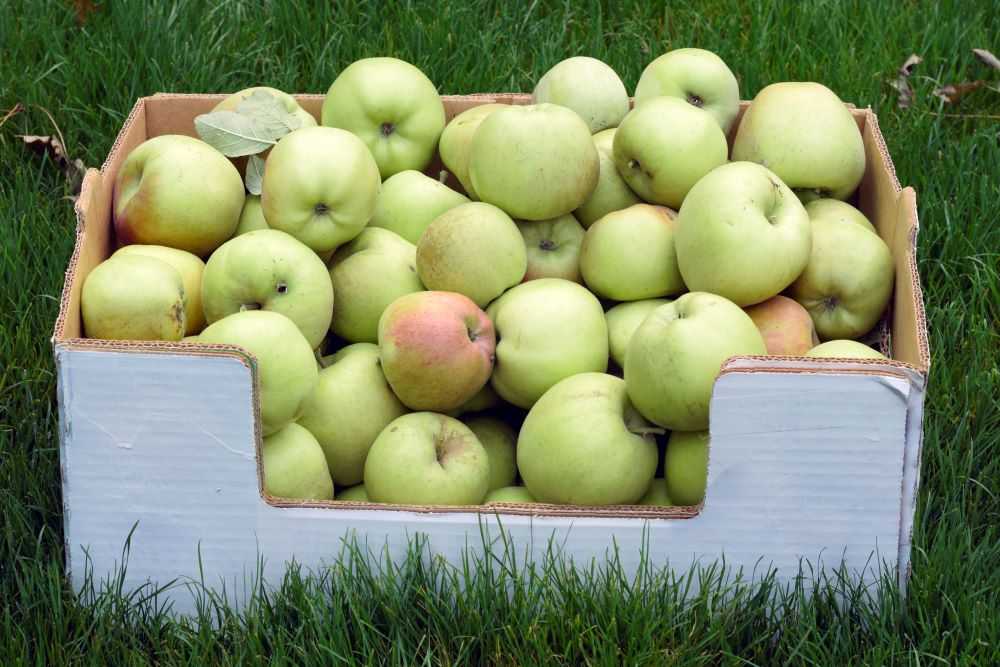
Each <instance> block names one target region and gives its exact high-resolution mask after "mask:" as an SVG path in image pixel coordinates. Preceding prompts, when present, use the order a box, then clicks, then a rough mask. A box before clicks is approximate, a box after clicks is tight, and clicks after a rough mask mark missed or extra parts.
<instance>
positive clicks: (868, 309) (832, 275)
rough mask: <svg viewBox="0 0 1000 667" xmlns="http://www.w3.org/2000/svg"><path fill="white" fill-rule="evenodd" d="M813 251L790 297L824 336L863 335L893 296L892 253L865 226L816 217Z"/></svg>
mask: <svg viewBox="0 0 1000 667" xmlns="http://www.w3.org/2000/svg"><path fill="white" fill-rule="evenodd" d="M812 236H813V242H812V252H811V254H810V256H809V262H808V263H807V264H806V268H805V270H804V271H803V272H802V275H801V276H799V278H798V279H797V280H796V281H795V282H794V283H792V286H791V289H790V290H789V295H790V296H791V297H792V298H793V299H795V300H796V301H798V302H799V303H801V304H802V305H803V306H805V309H806V310H808V311H809V314H810V315H812V318H813V323H814V324H815V325H816V333H818V334H819V338H820V340H832V339H835V338H860V337H861V336H863V335H864V334H866V333H868V332H869V331H871V329H872V327H874V326H875V324H876V323H877V322H878V320H879V318H880V317H882V313H883V312H885V308H886V306H887V305H888V304H889V299H890V298H891V297H892V284H893V268H894V267H893V263H892V253H891V252H890V251H889V246H887V245H886V244H885V241H883V240H882V238H881V237H879V236H878V235H877V234H872V233H871V232H870V231H868V230H867V229H866V228H865V227H864V226H862V225H857V224H844V223H843V222H842V221H839V220H836V219H832V218H824V219H816V220H813V221H812Z"/></svg>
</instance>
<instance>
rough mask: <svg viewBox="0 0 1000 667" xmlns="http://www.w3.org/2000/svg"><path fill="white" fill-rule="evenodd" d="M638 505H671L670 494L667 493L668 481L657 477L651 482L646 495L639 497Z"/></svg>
mask: <svg viewBox="0 0 1000 667" xmlns="http://www.w3.org/2000/svg"><path fill="white" fill-rule="evenodd" d="M637 504H638V505H653V506H657V507H670V506H671V505H673V503H672V502H671V501H670V494H669V493H667V482H666V480H664V479H663V478H662V477H657V478H655V479H654V480H653V481H652V482H650V484H649V489H648V490H647V491H646V495H644V496H643V497H642V498H640V499H639V502H638V503H637Z"/></svg>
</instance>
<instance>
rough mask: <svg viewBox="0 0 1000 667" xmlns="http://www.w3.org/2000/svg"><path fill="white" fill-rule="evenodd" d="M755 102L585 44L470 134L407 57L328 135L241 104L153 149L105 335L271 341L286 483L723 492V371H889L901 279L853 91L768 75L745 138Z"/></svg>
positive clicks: (725, 78) (691, 59)
mask: <svg viewBox="0 0 1000 667" xmlns="http://www.w3.org/2000/svg"><path fill="white" fill-rule="evenodd" d="M739 99H740V94H739V87H738V84H737V80H736V77H735V76H734V75H733V73H732V72H731V71H730V69H729V68H728V67H727V66H726V64H725V63H724V62H723V61H722V60H721V59H720V58H719V57H717V56H716V55H715V54H713V53H710V52H708V51H703V50H700V49H680V50H675V51H671V52H668V53H666V54H665V55H663V56H661V57H659V58H657V59H656V60H654V61H653V62H652V63H650V64H649V66H648V67H647V68H646V69H645V70H644V71H643V73H642V76H641V78H640V80H639V83H638V85H637V87H636V90H635V95H634V108H631V109H630V101H629V97H628V93H627V92H626V89H625V86H624V85H623V84H622V81H621V79H620V78H619V77H618V75H617V74H616V73H615V72H614V71H613V70H612V69H611V68H610V67H608V66H607V65H606V64H604V63H602V62H600V61H599V60H595V59H593V58H587V57H576V58H570V59H568V60H564V61H563V62H560V63H559V64H557V65H556V66H555V67H553V68H552V69H551V70H549V71H548V72H547V73H546V74H545V75H544V76H543V77H542V78H541V80H540V81H539V82H538V84H537V86H536V87H535V90H534V93H533V96H532V100H531V101H532V103H531V104H529V105H524V106H518V105H513V106H512V105H504V104H482V105H479V106H472V107H470V108H466V109H464V110H462V111H461V113H459V114H458V115H456V116H455V117H454V118H453V119H451V121H450V122H446V115H445V108H444V105H443V104H442V101H441V98H440V96H439V95H438V92H437V90H436V88H435V86H434V85H433V83H432V82H431V81H430V80H429V79H428V78H427V77H426V76H425V75H424V74H423V73H422V72H421V71H420V70H419V69H417V68H416V67H414V66H413V65H410V64H408V63H406V62H403V61H400V60H396V59H393V58H368V59H365V60H360V61H357V62H355V63H353V64H352V65H350V66H349V67H347V68H346V69H345V70H344V71H343V72H342V73H341V74H340V75H339V76H338V77H337V79H336V80H335V81H334V82H333V84H332V85H331V86H330V89H329V92H328V93H327V96H326V98H325V100H324V103H323V106H322V115H321V119H320V121H321V122H320V123H319V124H317V122H316V119H314V118H313V117H312V116H311V115H309V114H308V113H306V112H305V111H303V110H302V109H301V108H300V107H299V105H298V104H297V103H296V101H295V99H294V98H293V97H291V96H289V95H287V94H285V93H283V92H281V91H278V90H275V89H272V88H262V87H259V88H250V89H247V90H244V91H241V92H239V93H236V94H235V95H233V96H231V97H229V98H227V99H226V100H225V101H223V102H222V103H220V104H219V105H218V106H217V107H216V108H215V109H214V110H213V111H212V112H211V113H209V114H205V115H203V116H199V117H198V118H197V119H196V120H195V127H194V128H193V129H194V130H196V132H197V134H198V135H199V136H201V137H202V138H201V139H200V140H199V139H195V138H192V137H188V136H173V135H170V136H159V137H155V138H153V139H150V140H148V141H146V142H145V143H143V144H141V145H140V146H138V147H137V148H136V149H135V150H133V151H132V152H131V153H130V154H129V156H128V157H127V159H126V160H125V162H124V164H123V165H122V167H121V169H120V170H119V173H118V174H117V179H116V181H115V193H114V224H115V230H116V238H117V241H118V244H119V246H120V248H119V249H118V250H117V252H115V253H114V254H113V255H112V256H111V257H110V258H109V259H107V260H106V261H104V262H103V263H101V264H100V265H99V266H97V267H96V268H95V269H94V270H93V271H92V272H91V273H90V275H89V276H88V277H87V279H86V282H85V284H84V287H83V294H82V316H83V322H84V327H85V331H86V334H87V335H88V336H91V337H97V338H107V339H133V340H163V341H181V340H183V341H189V342H193V343H196V344H223V345H235V346H239V347H241V348H244V349H246V350H247V351H249V352H250V353H251V354H253V355H254V356H255V357H256V359H257V371H258V375H259V380H260V386H259V389H260V393H259V401H260V422H261V427H262V430H263V436H264V442H263V450H262V456H263V470H264V484H265V487H266V491H267V492H268V493H269V494H270V495H272V496H275V497H282V498H292V499H312V500H323V499H332V498H336V499H337V500H353V501H369V502H379V503H398V504H405V505H475V504H481V503H497V502H517V503H531V502H547V503H562V504H575V505H587V506H597V505H621V504H636V503H641V504H649V505H670V504H678V505H693V504H697V503H699V502H701V500H702V498H703V494H704V491H705V482H706V466H707V447H708V432H707V429H708V422H709V399H710V396H711V391H712V386H713V383H714V382H715V379H716V377H717V376H718V374H719V371H720V367H721V366H722V364H723V363H724V362H725V361H726V360H727V359H728V358H730V357H732V356H735V355H792V356H812V357H850V358H884V357H882V355H881V354H880V353H879V352H877V351H875V350H874V349H872V348H870V347H868V346H866V345H864V344H862V343H860V342H857V340H856V339H858V338H861V337H863V336H864V335H865V334H867V333H868V332H869V331H870V330H871V329H872V328H873V327H874V326H875V325H876V323H877V322H878V321H879V319H880V317H881V316H882V315H883V312H884V311H885V309H886V306H887V304H888V301H889V298H890V295H891V292H892V287H893V260H892V256H891V254H890V251H889V248H888V247H887V246H886V244H885V243H884V242H883V240H882V239H881V238H880V237H879V235H878V233H877V232H876V230H875V228H874V227H873V226H872V225H871V223H870V222H869V221H868V220H867V219H866V218H865V216H864V215H863V214H862V213H861V212H860V211H859V210H857V209H856V208H854V207H853V206H851V205H850V204H849V203H847V201H846V200H849V199H850V198H851V197H852V196H853V195H854V193H855V191H856V189H857V187H858V185H859V183H860V181H861V179H862V176H863V173H864V170H865V149H864V145H863V143H862V138H861V134H860V132H859V130H858V127H857V125H856V123H855V121H854V119H853V117H852V115H851V113H850V112H849V110H848V109H847V108H846V107H845V106H844V104H843V103H842V102H841V101H840V99H838V98H837V96H836V95H835V94H834V93H833V92H831V91H830V90H829V89H827V88H825V87H824V86H822V85H820V84H817V83H776V84H773V85H769V86H767V87H765V88H764V89H763V90H761V91H760V92H759V93H758V95H757V96H756V98H755V99H754V100H753V102H752V103H751V104H750V106H749V108H748V109H747V111H746V113H745V114H744V116H743V117H742V120H741V122H740V123H739V126H738V127H737V128H735V131H731V130H733V129H734V128H733V126H734V124H735V123H736V122H737V116H738V112H739ZM730 135H732V136H734V137H735V138H734V140H733V142H732V145H730V144H729V142H728V141H727V136H730ZM436 158H439V159H440V161H441V163H443V165H444V167H445V168H446V169H447V171H446V172H442V174H441V176H442V177H441V178H440V179H436V178H432V177H430V176H427V175H425V173H424V172H425V170H428V169H429V168H430V165H431V163H432V162H433V161H434V160H435V159H436ZM237 165H239V168H238V167H237ZM240 169H243V174H242V175H241V173H240ZM449 176H450V178H449ZM448 183H454V184H455V187H454V188H453V187H450V186H449V185H448ZM460 190H461V191H460ZM820 341H824V342H823V343H820ZM668 433H669V435H668ZM660 471H662V472H660ZM248 483H249V480H248ZM335 489H336V491H335Z"/></svg>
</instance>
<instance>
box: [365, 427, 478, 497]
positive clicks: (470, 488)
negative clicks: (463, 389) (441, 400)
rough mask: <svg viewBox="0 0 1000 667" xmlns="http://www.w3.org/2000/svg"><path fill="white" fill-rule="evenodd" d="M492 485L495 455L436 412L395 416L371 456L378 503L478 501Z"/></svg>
mask: <svg viewBox="0 0 1000 667" xmlns="http://www.w3.org/2000/svg"><path fill="white" fill-rule="evenodd" d="M489 484H490V460H489V456H488V455H487V454H486V450H485V449H484V448H483V446H482V444H481V443H480V442H479V440H478V439H477V438H476V435H475V434H474V433H473V432H472V431H471V430H469V427H468V426H466V425H465V424H463V423H462V422H460V421H458V420H457V419H453V418H452V417H448V416H445V415H440V414H436V413H433V412H414V413H412V414H408V415H403V416H402V417H399V418H398V419H396V420H395V421H393V422H392V423H391V424H389V426H387V427H386V428H385V430H383V431H382V433H380V434H379V436H378V438H376V439H375V444H373V445H372V448H371V451H369V452H368V459H367V460H366V461H365V490H367V492H368V497H369V498H370V499H371V500H372V501H374V502H378V503H399V504H406V505H478V504H479V503H481V502H483V498H485V497H486V493H487V491H489Z"/></svg>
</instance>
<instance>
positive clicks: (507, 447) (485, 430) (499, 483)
mask: <svg viewBox="0 0 1000 667" xmlns="http://www.w3.org/2000/svg"><path fill="white" fill-rule="evenodd" d="M464 422H465V425H466V426H468V427H469V429H470V430H471V431H472V432H473V433H475V434H476V437H477V438H479V442H480V443H481V444H482V446H483V448H485V449H486V456H487V457H488V458H489V460H490V491H495V490H496V489H501V488H503V487H505V486H510V485H511V484H513V483H514V478H515V477H517V463H516V461H515V459H516V456H515V454H514V448H515V445H516V444H517V432H516V431H514V429H512V428H511V427H510V426H508V425H507V424H505V423H504V422H502V421H500V420H499V419H497V418H496V417H473V418H472V419H466V420H464Z"/></svg>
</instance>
